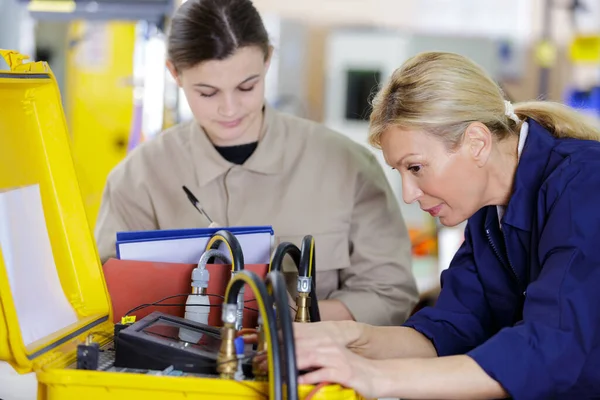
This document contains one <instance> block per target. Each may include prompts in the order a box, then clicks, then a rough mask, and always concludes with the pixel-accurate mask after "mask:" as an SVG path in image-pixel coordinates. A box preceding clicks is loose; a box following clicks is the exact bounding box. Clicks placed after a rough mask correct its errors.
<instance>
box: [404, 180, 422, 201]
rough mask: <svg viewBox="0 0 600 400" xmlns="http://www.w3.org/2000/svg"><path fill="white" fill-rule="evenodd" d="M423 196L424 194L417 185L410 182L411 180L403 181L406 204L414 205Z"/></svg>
mask: <svg viewBox="0 0 600 400" xmlns="http://www.w3.org/2000/svg"><path fill="white" fill-rule="evenodd" d="M422 195H423V192H422V191H421V189H419V187H418V186H417V185H415V184H414V183H412V182H410V180H409V179H402V200H404V202H405V203H406V204H412V203H414V202H415V201H417V200H418V199H419V197H421V196H422Z"/></svg>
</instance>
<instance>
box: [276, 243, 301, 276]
mask: <svg viewBox="0 0 600 400" xmlns="http://www.w3.org/2000/svg"><path fill="white" fill-rule="evenodd" d="M286 255H289V256H290V257H291V258H292V260H293V261H294V264H295V265H296V268H298V269H299V266H300V249H299V248H298V246H296V245H295V244H293V243H290V242H281V243H280V244H279V245H278V246H277V247H276V248H275V251H274V252H273V255H272V256H271V263H270V264H269V272H271V271H280V272H283V271H282V266H283V259H284V258H285V256H286ZM298 273H299V271H298Z"/></svg>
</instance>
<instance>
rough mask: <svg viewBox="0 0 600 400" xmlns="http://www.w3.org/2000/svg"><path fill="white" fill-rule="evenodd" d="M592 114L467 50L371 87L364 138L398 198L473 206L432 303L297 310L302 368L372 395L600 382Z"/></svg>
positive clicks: (598, 224) (455, 395)
mask: <svg viewBox="0 0 600 400" xmlns="http://www.w3.org/2000/svg"><path fill="white" fill-rule="evenodd" d="M599 138H600V133H599V131H598V129H597V128H596V127H595V126H593V125H592V124H590V123H589V122H586V120H585V118H584V117H582V116H581V115H579V114H577V113H576V112H575V111H573V110H570V109H569V108H567V107H565V106H562V105H559V104H554V103H549V102H529V103H522V104H521V103H520V104H515V105H512V104H511V103H509V102H507V101H505V99H504V97H503V94H502V91H501V90H500V89H499V87H498V86H497V85H496V84H495V83H494V81H492V79H490V78H489V77H488V76H487V75H486V74H485V72H484V71H483V70H482V69H481V68H479V67H478V66H477V65H475V64H474V63H473V62H471V61H470V60H468V59H465V58H464V57H461V56H459V55H456V54H449V53H437V52H435V53H424V54H419V55H417V56H415V57H414V58H412V59H410V60H408V61H407V62H406V63H405V64H404V65H403V66H402V67H401V68H399V69H398V70H397V71H396V72H395V73H394V74H393V76H392V78H391V81H390V82H389V83H388V84H387V86H385V87H384V88H383V89H382V90H381V92H380V93H379V94H378V96H377V98H376V101H375V102H374V110H373V113H372V115H371V133H370V140H371V143H372V144H373V145H375V146H379V147H381V148H382V150H383V153H384V156H385V159H386V161H387V163H388V164H389V165H390V166H391V167H392V168H395V169H397V170H398V172H399V173H400V175H401V176H402V182H403V195H404V201H405V202H407V203H412V202H415V201H416V202H419V204H420V206H421V208H422V209H423V210H425V211H427V212H429V213H430V214H432V215H434V216H438V217H439V218H440V221H441V223H442V224H444V225H447V226H453V225H456V224H458V223H460V222H462V221H464V220H468V223H467V228H466V230H465V242H464V244H463V245H462V247H461V248H460V250H459V251H458V252H457V254H456V255H455V257H454V259H453V261H452V263H451V266H450V268H449V269H448V270H446V271H445V272H444V273H443V274H442V278H441V282H442V291H441V294H440V297H439V300H438V302H437V304H436V305H435V306H434V307H431V308H426V309H423V310H422V311H420V312H418V313H417V314H416V315H414V316H412V317H411V318H410V319H409V320H408V321H407V322H406V323H405V324H404V325H403V326H402V327H386V328H383V327H373V326H370V325H365V324H360V323H356V322H337V323H336V322H324V323H316V324H307V325H298V326H296V337H297V349H298V350H297V353H298V357H299V360H298V362H299V365H298V367H299V368H300V369H303V370H311V371H312V372H309V373H307V374H305V375H303V377H302V378H301V380H302V382H319V381H328V382H339V383H341V384H343V385H346V386H349V387H352V388H355V389H356V390H358V391H359V392H360V393H362V394H363V395H365V396H368V397H401V398H425V399H431V398H436V399H488V398H489V399H494V398H504V397H513V398H515V399H550V398H552V399H558V398H561V399H590V398H600V245H599V243H598V238H599V237H600V143H599V142H598V139H599Z"/></svg>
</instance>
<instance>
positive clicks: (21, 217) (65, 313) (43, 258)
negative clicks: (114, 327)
mask: <svg viewBox="0 0 600 400" xmlns="http://www.w3.org/2000/svg"><path fill="white" fill-rule="evenodd" d="M0 248H2V254H3V256H4V265H5V266H6V269H7V274H8V283H9V285H10V288H11V293H12V298H13V301H14V304H15V308H16V311H17V318H18V319H19V327H20V328H21V336H22V337H23V342H24V344H25V346H28V345H30V344H31V343H33V342H35V341H37V340H39V339H43V338H45V337H46V336H48V335H50V334H52V333H54V332H56V331H58V330H60V329H63V328H65V327H67V326H69V325H71V324H73V323H75V322H77V315H76V313H75V311H74V310H73V307H72V306H71V304H70V303H69V301H68V300H67V298H66V296H65V293H64V292H63V290H62V286H61V284H60V280H59V277H58V272H57V271H56V264H55V263H54V256H53V255H52V248H51V246H50V237H49V235H48V229H47V227H46V219H45V217H44V209H43V207H42V198H41V195H40V189H39V186H38V185H33V186H27V187H22V188H18V189H13V190H9V191H5V192H0Z"/></svg>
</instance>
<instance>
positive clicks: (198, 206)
mask: <svg viewBox="0 0 600 400" xmlns="http://www.w3.org/2000/svg"><path fill="white" fill-rule="evenodd" d="M182 188H183V191H184V192H185V194H186V195H187V198H188V199H190V202H191V203H192V205H193V206H194V208H196V210H198V211H199V212H200V214H202V215H204V216H205V217H206V219H207V220H208V221H209V222H210V223H211V224H212V223H213V220H212V219H210V217H209V216H208V214H207V213H206V211H204V208H202V205H201V204H200V202H199V201H198V199H197V198H196V196H194V194H193V193H192V192H190V189H188V188H187V187H185V185H184V186H182Z"/></svg>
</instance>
